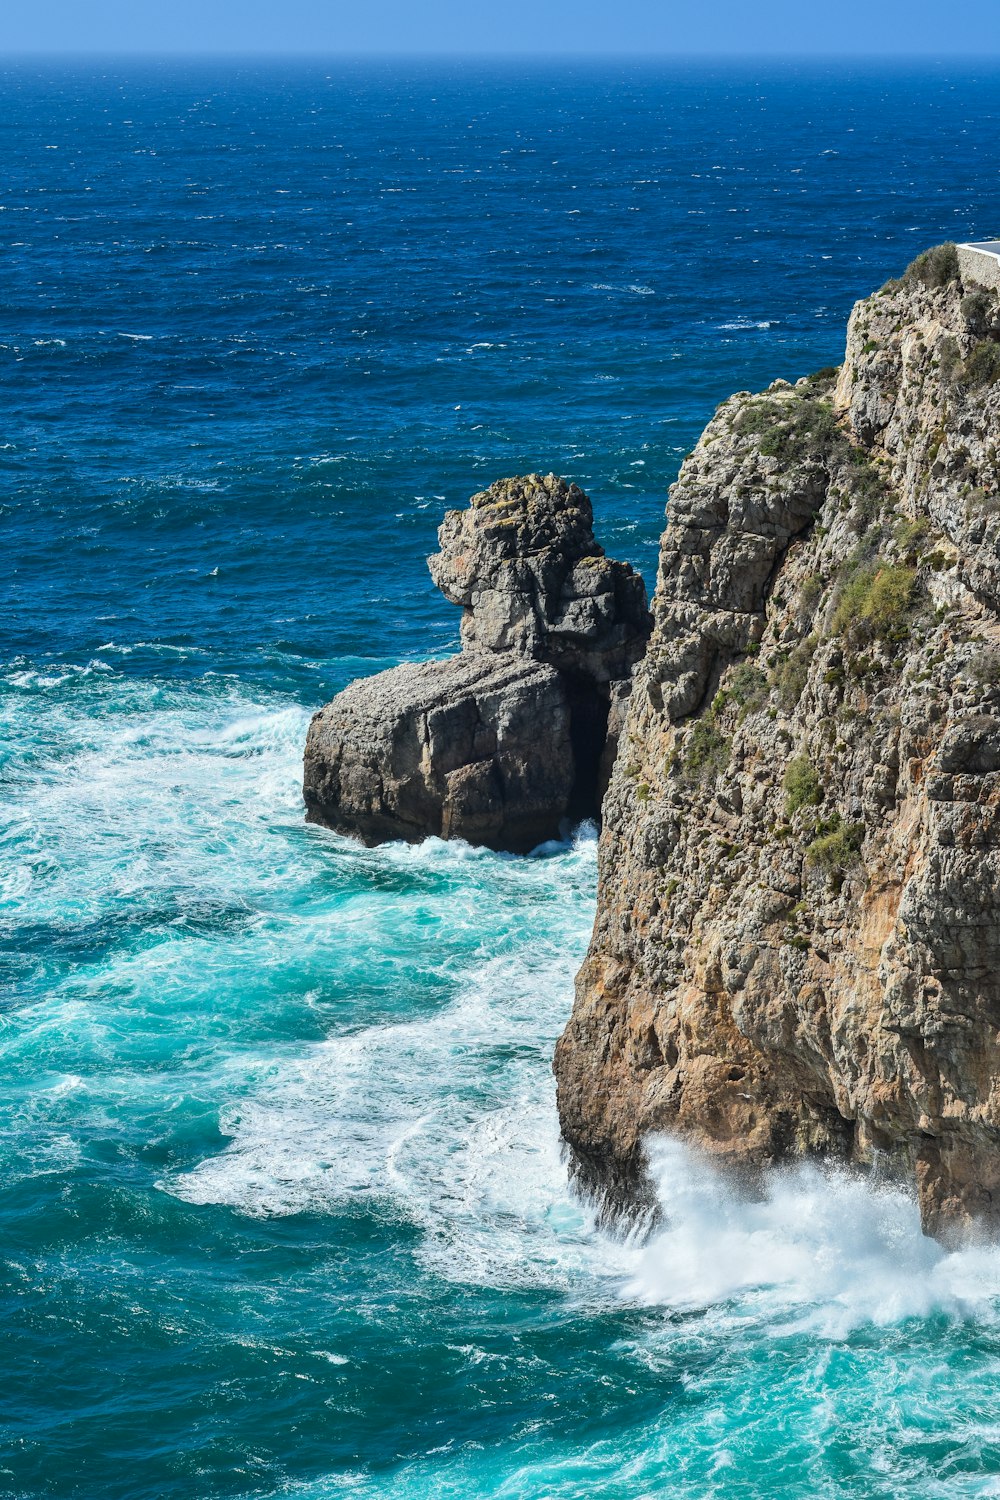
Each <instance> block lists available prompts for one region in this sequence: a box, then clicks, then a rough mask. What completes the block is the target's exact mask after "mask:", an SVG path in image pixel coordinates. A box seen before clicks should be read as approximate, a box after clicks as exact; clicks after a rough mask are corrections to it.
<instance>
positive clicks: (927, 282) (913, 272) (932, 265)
mask: <svg viewBox="0 0 1000 1500" xmlns="http://www.w3.org/2000/svg"><path fill="white" fill-rule="evenodd" d="M957 280H958V247H957V246H956V245H955V244H954V242H953V241H952V240H946V241H945V243H944V244H943V245H934V246H932V248H931V249H930V250H925V251H924V252H923V254H922V255H918V256H917V258H916V259H915V260H911V261H910V264H909V265H908V266H907V268H906V270H905V271H904V272H903V285H904V286H925V287H929V288H931V289H932V290H933V289H934V288H935V287H939V286H947V285H948V283H949V281H957Z"/></svg>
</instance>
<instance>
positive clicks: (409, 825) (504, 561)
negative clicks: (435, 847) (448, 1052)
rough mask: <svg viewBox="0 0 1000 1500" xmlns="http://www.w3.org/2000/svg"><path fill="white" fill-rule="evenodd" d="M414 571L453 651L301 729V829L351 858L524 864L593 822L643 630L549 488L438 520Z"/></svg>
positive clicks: (642, 606)
mask: <svg viewBox="0 0 1000 1500" xmlns="http://www.w3.org/2000/svg"><path fill="white" fill-rule="evenodd" d="M438 539H439V543H440V547H441V550H440V552H438V553H436V554H435V555H434V556H433V557H431V558H430V559H429V563H430V569H431V575H432V577H433V579H434V581H435V583H437V584H438V586H439V587H440V588H441V589H442V591H443V592H444V594H445V596H446V597H447V598H448V599H450V600H451V601H452V602H453V603H455V604H458V605H460V606H461V607H462V610H463V616H462V625H461V638H462V650H461V652H460V654H459V655H458V656H455V657H452V658H451V659H450V660H447V661H440V662H425V663H419V664H417V663H414V664H405V665H403V666H400V667H395V668H394V669H393V670H391V671H389V672H381V673H379V674H378V675H377V676H374V677H368V678H362V679H361V680H359V681H357V682H354V683H352V684H351V685H350V686H349V687H348V688H346V689H345V690H344V691H343V692H342V693H338V695H337V696H336V697H335V698H334V699H333V700H332V701H331V702H330V703H328V704H327V705H326V707H325V708H323V709H321V710H320V711H319V713H317V714H316V715H315V717H314V718H313V721H312V723H311V725H310V728H309V735H308V739H307V743H306V751H305V764H304V781H303V791H304V796H305V802H306V815H307V817H308V818H309V819H310V821H312V822H315V823H322V824H325V825H327V826H328V827H330V828H334V829H336V830H337V831H338V832H340V833H347V834H352V835H354V836H356V837H358V838H361V839H363V840H364V841H365V842H366V843H369V844H374V843H379V842H382V841H384V840H387V839H409V840H417V839H422V838H426V837H427V836H428V835H436V836H438V837H440V838H463V839H467V840H468V841H469V842H470V843H475V844H483V845H486V846H488V847H490V848H495V849H506V850H512V851H514V852H523V851H526V850H528V849H531V848H533V847H534V846H535V845H536V844H538V843H541V842H542V841H544V840H546V839H549V838H555V837H557V836H558V835H559V833H560V831H561V830H562V827H563V825H564V823H565V822H566V821H567V820H575V821H578V820H580V819H582V818H587V817H593V818H596V817H597V816H598V814H599V811H600V805H601V799H602V796H603V793H604V789H605V787H606V785H607V780H608V776H609V774H610V768H611V763H612V761H613V758H614V749H615V740H616V734H617V729H618V726H619V724H620V719H621V713H622V708H623V704H624V701H625V699H626V698H627V695H628V692H629V689H630V686H631V674H632V670H633V668H634V666H635V664H636V662H637V661H638V660H639V659H640V658H641V656H642V653H643V651H644V649H645V645H646V641H647V639H648V636H649V630H650V625H651V620H650V616H649V612H648V609H647V605H646V591H645V587H644V585H643V582H642V579H641V578H640V577H639V576H638V574H637V573H635V572H633V570H632V569H631V568H630V567H629V566H628V564H627V563H621V562H615V561H614V560H612V559H610V558H608V557H606V556H605V554H604V551H603V548H601V547H600V546H599V545H598V543H597V541H596V540H595V538H594V532H593V514H592V510H591V505H590V501H589V500H588V498H587V496H586V495H585V494H584V493H583V491H582V490H580V489H578V488H577V486H576V485H571V484H567V483H566V482H565V481H564V480H562V479H559V478H557V477H556V476H555V475H554V474H550V475H548V476H546V477H542V476H540V475H537V474H531V475H528V476H527V477H526V478H521V479H506V480H500V481H499V482H498V483H496V484H494V485H491V486H490V488H489V489H488V490H485V491H483V492H482V493H481V494H477V495H474V496H473V497H472V500H471V502H470V505H469V508H468V509H467V510H465V511H450V512H449V513H448V514H447V515H446V516H445V519H444V521H443V523H442V525H441V527H440V530H439V533H438Z"/></svg>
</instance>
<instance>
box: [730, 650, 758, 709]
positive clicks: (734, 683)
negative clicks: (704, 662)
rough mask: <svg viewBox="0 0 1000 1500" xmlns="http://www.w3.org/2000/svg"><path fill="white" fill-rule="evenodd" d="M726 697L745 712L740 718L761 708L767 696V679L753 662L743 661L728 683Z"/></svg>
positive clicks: (732, 673) (735, 669) (731, 674)
mask: <svg viewBox="0 0 1000 1500" xmlns="http://www.w3.org/2000/svg"><path fill="white" fill-rule="evenodd" d="M726 696H727V697H728V698H731V699H732V701H733V702H734V703H735V704H736V705H737V707H739V708H740V709H742V710H743V712H742V713H741V715H740V717H741V718H744V717H745V716H746V714H748V713H752V712H753V710H754V709H755V708H759V707H760V705H761V704H762V703H763V701H764V699H765V697H766V696H767V677H766V676H765V675H764V673H763V672H762V671H761V670H760V668H759V667H755V666H754V664H753V662H749V661H741V662H740V664H739V666H738V667H736V668H734V670H733V671H732V672H731V673H730V676H729V679H728V681H727V682H726Z"/></svg>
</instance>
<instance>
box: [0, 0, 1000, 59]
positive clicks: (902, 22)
mask: <svg viewBox="0 0 1000 1500" xmlns="http://www.w3.org/2000/svg"><path fill="white" fill-rule="evenodd" d="M24 51H32V52H33V51H44V52H79V51H86V52H96V53H107V52H118V51H126V52H152V53H162V52H170V53H199V52H262V53H275V52H307V53H308V52H315V53H337V52H376V53H441V52H458V53H508V52H519V53H539V54H546V53H554V52H576V53H591V54H593V53H597V54H602V53H609V52H616V53H626V54H637V53H638V54H644V53H667V54H669V53H678V52H680V53H685V52H702V53H709V54H712V53H714V54H718V53H733V52H736V53H750V54H761V53H763V54H769V53H793V54H801V53H819V54H826V55H837V54H844V53H853V54H864V53H882V54H884V53H890V54H899V55H904V54H913V53H918V54H924V55H932V56H933V55H942V54H943V53H948V54H951V55H955V54H958V55H961V54H965V55H970V56H978V57H981V56H983V55H984V54H997V53H1000V0H951V3H949V4H947V5H942V4H941V3H940V0H936V3H932V0H819V3H817V0H0V53H8V54H9V53H12V52H24Z"/></svg>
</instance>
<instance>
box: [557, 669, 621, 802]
mask: <svg viewBox="0 0 1000 1500" xmlns="http://www.w3.org/2000/svg"><path fill="white" fill-rule="evenodd" d="M564 675H565V680H566V686H567V692H568V697H569V711H570V720H569V737H570V744H571V746H572V749H573V789H572V791H571V793H570V799H569V807H568V809H567V811H568V813H569V816H570V818H572V819H573V821H574V822H580V821H581V820H582V819H584V818H594V819H597V818H599V817H600V813H601V802H602V801H603V800H604V793H605V791H606V789H607V767H606V766H605V757H604V750H605V746H606V745H607V740H608V712H609V708H610V700H609V697H608V693H607V689H606V688H603V689H602V687H601V686H600V685H599V684H597V683H595V682H594V680H593V678H592V677H583V676H580V677H575V676H570V675H569V674H564Z"/></svg>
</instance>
